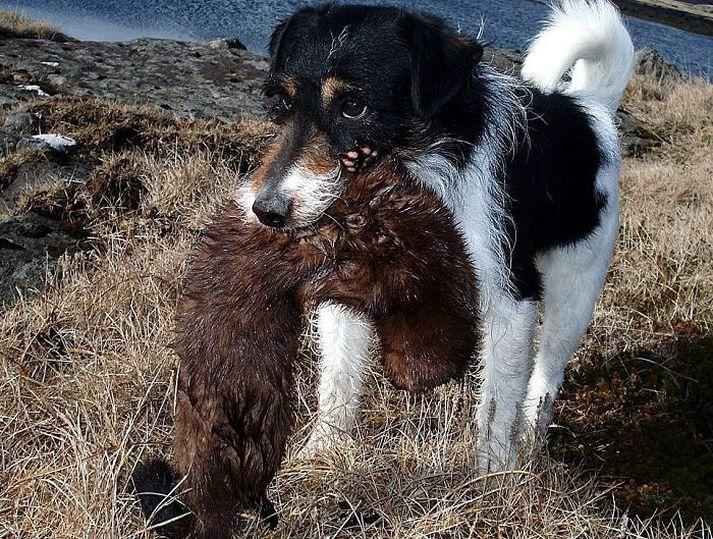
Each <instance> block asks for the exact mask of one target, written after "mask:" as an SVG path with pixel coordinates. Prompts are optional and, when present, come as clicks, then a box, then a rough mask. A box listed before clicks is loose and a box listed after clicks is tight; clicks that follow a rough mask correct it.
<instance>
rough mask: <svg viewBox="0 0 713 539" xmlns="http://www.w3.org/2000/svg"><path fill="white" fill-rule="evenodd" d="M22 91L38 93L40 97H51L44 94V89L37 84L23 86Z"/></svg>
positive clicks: (21, 86)
mask: <svg viewBox="0 0 713 539" xmlns="http://www.w3.org/2000/svg"><path fill="white" fill-rule="evenodd" d="M20 90H26V91H28V92H37V95H38V96H40V97H49V94H48V93H46V92H44V91H43V90H42V88H40V87H39V86H37V85H36V84H21V85H20Z"/></svg>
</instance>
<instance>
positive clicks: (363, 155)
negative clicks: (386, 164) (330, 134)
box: [339, 143, 379, 172]
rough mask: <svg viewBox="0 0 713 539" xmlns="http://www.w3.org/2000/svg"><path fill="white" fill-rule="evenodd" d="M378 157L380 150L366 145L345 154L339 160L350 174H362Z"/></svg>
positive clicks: (360, 145)
mask: <svg viewBox="0 0 713 539" xmlns="http://www.w3.org/2000/svg"><path fill="white" fill-rule="evenodd" d="M378 156H379V151H378V150H376V149H374V148H372V147H371V146H370V145H369V144H366V143H364V144H359V145H358V146H356V147H354V148H352V149H351V150H347V151H346V152H344V153H343V154H342V155H341V157H340V159H339V160H340V161H341V163H342V165H343V166H344V168H346V169H347V170H348V171H349V172H360V171H362V170H363V169H364V168H366V167H367V166H368V165H369V164H371V163H372V162H373V161H374V160H376V158H377V157H378Z"/></svg>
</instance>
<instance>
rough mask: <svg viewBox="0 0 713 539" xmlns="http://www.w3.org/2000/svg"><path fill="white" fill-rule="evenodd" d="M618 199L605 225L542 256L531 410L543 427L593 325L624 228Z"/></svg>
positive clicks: (531, 418) (529, 413) (605, 217)
mask: <svg viewBox="0 0 713 539" xmlns="http://www.w3.org/2000/svg"><path fill="white" fill-rule="evenodd" d="M618 223H619V221H618V209H617V204H616V200H613V201H611V202H610V203H609V205H608V206H607V207H606V208H605V210H604V211H603V213H602V216H601V222H600V225H599V227H598V228H597V229H596V230H595V231H594V233H593V234H591V235H590V236H588V237H587V238H585V239H583V240H581V241H580V242H578V243H576V244H575V245H572V246H568V247H560V248H556V249H553V250H551V251H548V252H546V253H544V254H542V255H540V256H539V257H538V260H537V263H538V269H539V270H540V272H541V273H542V284H543V321H542V329H541V333H540V344H539V350H538V352H537V355H536V356H535V366H534V370H533V373H532V377H531V379H530V385H529V389H528V395H527V400H526V402H525V415H526V418H527V423H528V425H530V426H533V427H534V426H537V427H539V428H540V429H541V430H542V431H544V430H545V429H546V428H547V425H548V424H549V423H550V420H551V419H552V405H553V401H554V399H555V397H556V396H557V391H558V390H559V387H560V385H561V384H562V380H563V377H564V369H565V365H566V364H567V361H568V360H569V358H570V357H571V356H572V354H573V353H574V351H575V350H576V348H577V346H578V344H579V341H580V339H581V338H582V335H583V334H584V332H585V331H586V330H587V327H588V326H589V322H590V320H591V318H592V313H593V312H594V307H595V305H596V302H597V298H598V297H599V292H600V291H601V289H602V285H603V284H604V279H605V277H606V274H607V269H608V267H609V263H610V261H611V256H612V253H613V251H614V244H615V242H616V237H617V230H618Z"/></svg>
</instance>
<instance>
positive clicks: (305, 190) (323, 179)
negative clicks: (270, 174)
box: [279, 165, 342, 226]
mask: <svg viewBox="0 0 713 539" xmlns="http://www.w3.org/2000/svg"><path fill="white" fill-rule="evenodd" d="M341 172H342V169H341V167H340V166H339V165H336V166H335V168H333V169H332V170H331V171H329V172H327V173H326V174H316V173H314V172H312V171H311V170H309V169H307V168H303V167H301V166H299V165H296V166H293V167H292V168H291V169H290V170H289V171H288V172H287V175H286V176H285V178H284V180H282V183H281V185H280V187H279V189H280V190H281V191H282V192H283V193H284V194H286V195H287V196H288V197H289V198H290V199H291V200H292V211H291V212H290V213H291V215H290V221H291V222H294V223H295V224H298V225H300V226H303V225H306V224H310V223H313V222H314V221H316V220H317V219H319V218H320V217H321V216H322V214H323V213H324V212H325V210H326V209H327V208H328V207H329V205H330V204H331V203H332V202H334V199H335V198H338V197H339V196H340V195H341V194H342V185H341V183H340V179H341Z"/></svg>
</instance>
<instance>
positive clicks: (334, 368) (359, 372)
mask: <svg viewBox="0 0 713 539" xmlns="http://www.w3.org/2000/svg"><path fill="white" fill-rule="evenodd" d="M318 325H319V351H320V380H319V405H318V406H319V409H318V417H317V424H316V425H315V427H314V429H313V430H312V433H311V434H310V437H309V439H308V440H307V443H306V445H305V446H304V447H303V448H302V450H301V451H300V453H299V456H300V457H302V458H309V457H312V456H315V455H318V454H320V453H323V452H326V451H328V450H329V449H330V448H332V447H334V446H335V445H337V443H338V441H339V438H340V436H342V435H344V434H346V433H349V431H350V430H351V429H352V427H353V426H354V420H355V416H356V412H357V409H358V406H359V398H360V397H361V392H362V376H363V372H364V370H365V369H366V363H367V361H368V360H369V349H370V346H371V342H372V337H373V329H372V327H371V324H370V323H369V321H368V320H367V319H366V318H365V317H364V316H363V315H360V314H358V313H356V312H355V311H353V310H351V309H348V308H347V307H343V306H341V305H337V304H334V303H325V304H322V305H321V306H320V307H319V312H318Z"/></svg>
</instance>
